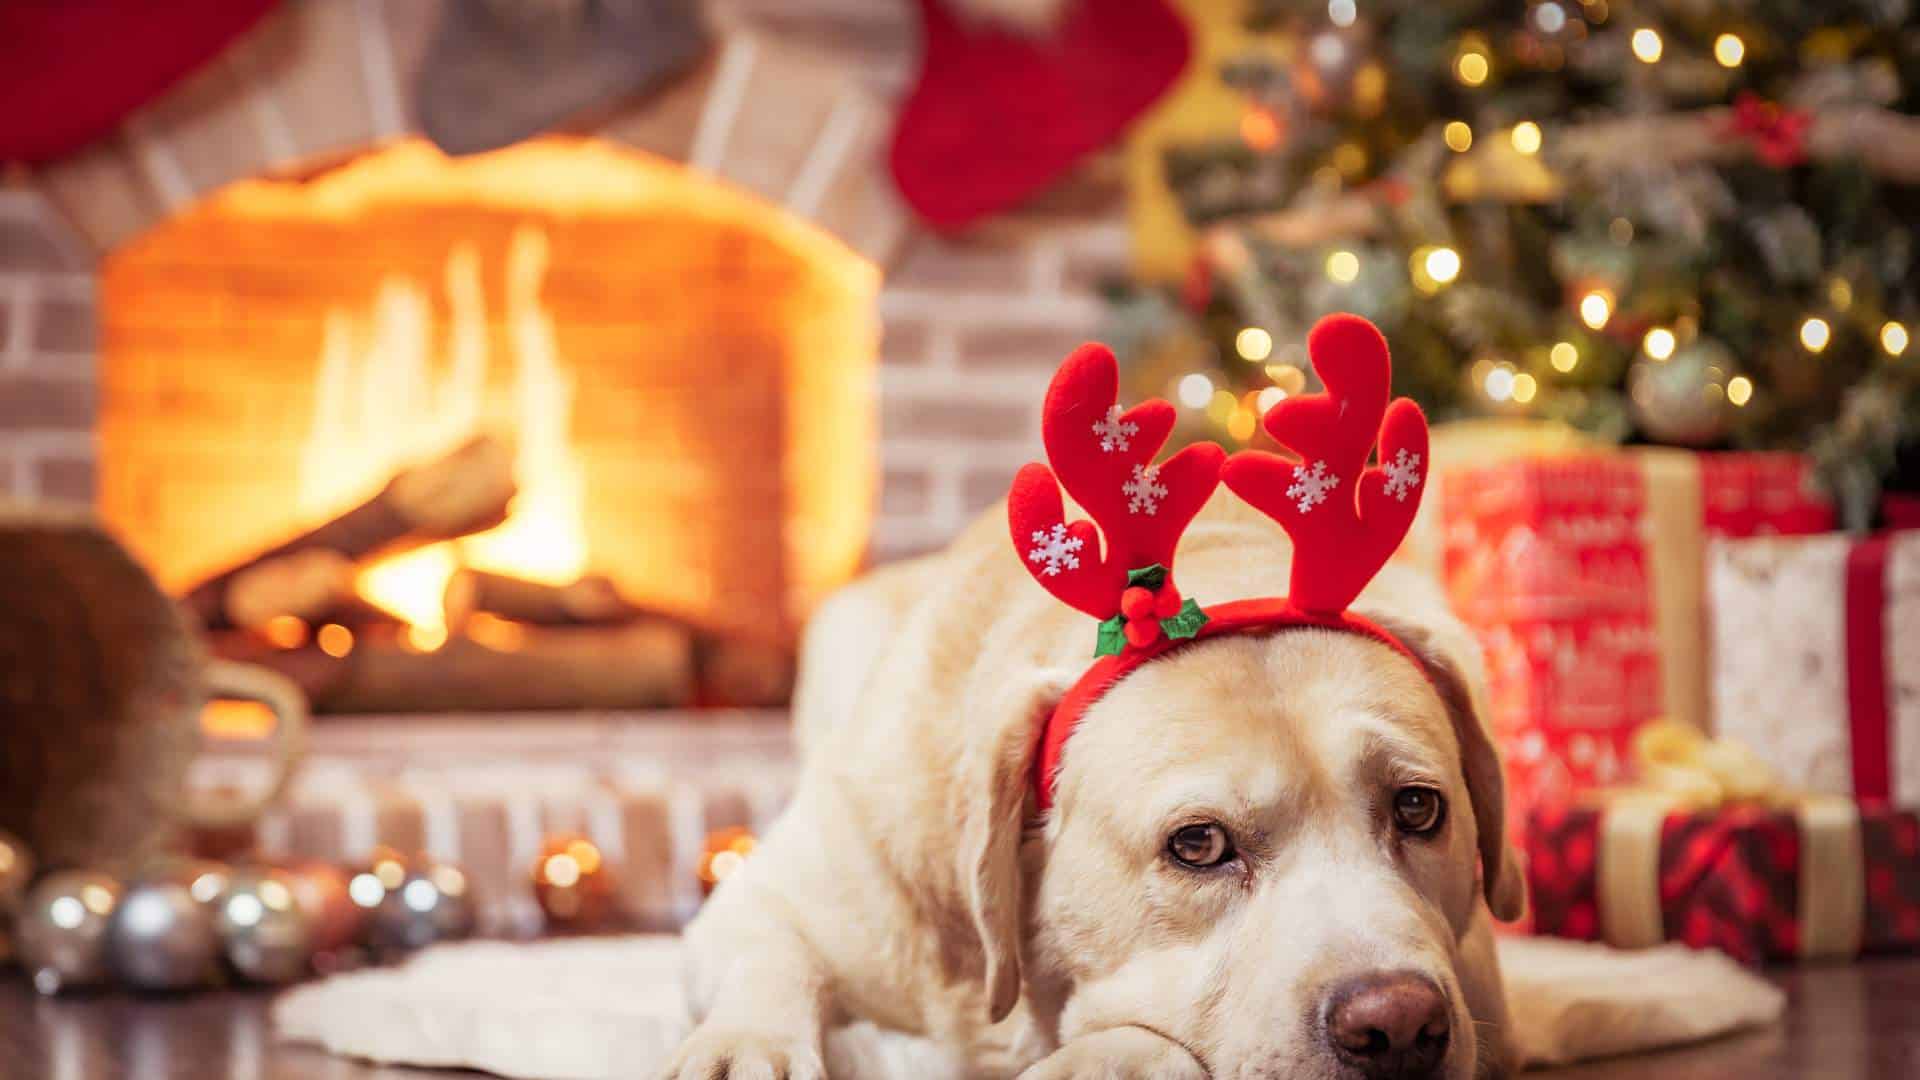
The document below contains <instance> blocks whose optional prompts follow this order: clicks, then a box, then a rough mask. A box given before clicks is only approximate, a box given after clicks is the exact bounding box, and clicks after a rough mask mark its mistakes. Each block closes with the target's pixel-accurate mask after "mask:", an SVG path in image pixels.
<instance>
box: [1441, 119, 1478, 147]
mask: <svg viewBox="0 0 1920 1080" xmlns="http://www.w3.org/2000/svg"><path fill="white" fill-rule="evenodd" d="M1441 135H1442V136H1443V137H1444V138H1445V139H1446V140H1447V149H1449V150H1452V151H1454V152H1455V153H1465V152H1466V151H1467V148H1468V147H1470V146H1472V145H1473V129H1472V128H1471V127H1468V126H1467V122H1466V121H1465V120H1449V121H1447V126H1446V127H1444V128H1442V129H1441Z"/></svg>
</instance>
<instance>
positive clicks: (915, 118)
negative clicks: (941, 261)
mask: <svg viewBox="0 0 1920 1080" xmlns="http://www.w3.org/2000/svg"><path fill="white" fill-rule="evenodd" d="M949 3H950V0H920V8H921V11H922V13H923V16H924V19H925V23H926V53H925V55H924V57H923V58H922V60H921V67H920V77H919V80H918V82H917V84H916V85H915V86H914V88H913V93H912V94H911V95H910V96H909V97H908V98H907V103H906V105H905V107H903V108H902V109H901V111H900V118H899V121H898V123H897V126H896V127H895V129H894V135H893V152H892V160H891V164H892V167H893V177H894V181H895V182H896V183H898V184H899V186H900V191H901V193H902V194H903V195H905V196H906V199H907V202H908V203H910V204H911V205H912V206H913V208H914V209H915V210H916V211H918V212H919V214H920V216H921V217H923V218H925V219H926V220H927V221H928V222H929V223H930V224H932V225H933V226H934V227H935V228H937V229H958V228H961V227H963V226H965V225H967V224H969V223H971V222H973V221H974V220H976V219H978V218H980V217H983V216H985V215H987V214H991V213H994V212H995V211H998V210H1003V209H1005V208H1007V207H1009V206H1012V205H1014V204H1016V203H1018V202H1020V201H1021V200H1022V199H1025V198H1026V197H1027V196H1029V195H1032V194H1033V193H1034V192H1036V191H1039V190H1040V189H1042V188H1044V187H1046V186H1047V185H1048V184H1050V183H1052V182H1053V181H1054V180H1056V179H1058V178H1059V177H1060V176H1061V175H1062V174H1064V173H1065V172H1066V171H1067V170H1068V169H1069V168H1071V167H1072V166H1073V164H1074V162H1076V161H1078V160H1079V159H1080V158H1081V157H1082V156H1083V155H1085V154H1087V153H1089V152H1091V151H1093V150H1097V149H1099V148H1100V147H1102V146H1105V145H1106V144H1107V143H1109V142H1111V141H1113V139H1114V138H1116V137H1117V136H1118V135H1119V134H1120V133H1121V131H1122V130H1124V129H1125V128H1126V126H1127V125H1128V124H1129V123H1131V122H1132V121H1133V119H1134V118H1135V117H1137V116H1139V115H1140V114H1141V112H1143V111H1145V109H1146V108H1147V106H1149V105H1151V104H1153V102H1154V101H1155V100H1156V99H1158V98H1159V97H1160V95H1161V94H1162V93H1164V92H1165V91H1166V89H1167V87H1168V86H1170V85H1172V83H1173V80H1174V79H1175V78H1177V77H1179V75H1180V72H1181V70H1182V69H1183V68H1185V67H1186V64H1187V54H1188V47H1189V40H1188V33H1187V27H1186V24H1185V23H1184V22H1183V21H1182V20H1181V18H1180V16H1179V14H1178V13H1177V12H1175V11H1174V10H1173V9H1172V8H1171V7H1169V6H1168V5H1167V2H1166V0H1074V2H1073V3H1072V4H1071V5H1070V7H1069V10H1068V11H1067V12H1066V14H1065V15H1064V16H1063V17H1062V19H1061V21H1060V24H1059V26H1058V27H1057V28H1056V29H1055V30H1054V31H1052V32H1051V33H1049V34H1047V35H1046V36H1043V37H1027V36H1023V35H1021V34H1019V33H1016V32H1014V31H1011V30H1007V29H1003V28H999V27H995V26H989V25H985V24H982V23H979V22H966V21H962V20H961V19H960V18H958V17H957V16H956V15H955V14H954V12H953V10H952V9H951V8H950V7H949Z"/></svg>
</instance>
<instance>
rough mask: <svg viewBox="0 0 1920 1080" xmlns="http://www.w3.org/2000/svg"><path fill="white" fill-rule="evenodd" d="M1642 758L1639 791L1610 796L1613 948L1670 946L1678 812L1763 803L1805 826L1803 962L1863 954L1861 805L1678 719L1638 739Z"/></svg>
mask: <svg viewBox="0 0 1920 1080" xmlns="http://www.w3.org/2000/svg"><path fill="white" fill-rule="evenodd" d="M1633 759H1634V762H1635V764H1636V765H1637V767H1638V771H1639V775H1640V782H1639V784H1638V785H1637V786H1635V787H1632V788H1624V789H1616V790H1613V791H1609V792H1606V793H1605V794H1604V796H1603V801H1604V805H1605V813H1603V814H1602V815H1601V818H1600V822H1601V823H1600V851H1599V867H1598V869H1599V878H1600V881H1599V893H1600V895H1599V899H1600V925H1601V932H1602V934H1603V935H1604V936H1605V938H1606V941H1607V943H1608V944H1609V945H1613V946H1615V947H1617V948H1623V949H1638V948H1647V947H1649V946H1653V945H1658V944H1660V942H1661V941H1662V940H1664V939H1665V931H1664V929H1663V920H1662V917H1661V911H1660V830H1661V826H1662V824H1663V823H1664V822H1665V821H1666V819H1667V816H1668V815H1669V814H1672V813H1676V812H1682V813H1700V812H1704V811H1711V810H1719V809H1723V808H1726V807H1730V806H1760V807H1766V808H1770V809H1784V810H1791V811H1792V812H1793V814H1794V817H1795V818H1796V819H1797V821H1798V822H1799V827H1800V882H1799V906H1800V911H1799V916H1800V955H1801V957H1802V958H1803V959H1815V958H1821V957H1844V956H1852V955H1855V954H1857V953H1858V952H1859V951H1860V935H1861V926H1862V923H1863V922H1864V918H1865V913H1866V859H1865V856H1864V855H1863V854H1862V852H1861V848H1860V810H1859V807H1858V806H1857V805H1856V804H1855V803H1854V802H1853V800H1851V799H1847V798H1843V797H1840V796H1835V795H1814V794H1807V793H1804V792H1797V791H1794V790H1792V789H1791V788H1788V787H1787V786H1785V785H1783V784H1781V783H1780V781H1779V780H1778V778H1777V777H1775V775H1774V773H1773V770H1772V769H1770V768H1768V767H1767V765H1766V763H1765V762H1763V761H1761V760H1760V758H1759V756H1758V755H1756V754H1755V753H1754V752H1753V751H1752V750H1751V749H1750V748H1748V747H1747V746H1745V745H1743V744H1741V743H1739V742H1736V741H1734V740H1732V739H1709V738H1707V737H1706V736H1704V735H1702V734H1700V732H1698V731H1696V730H1695V729H1693V728H1691V727H1687V726H1685V725H1682V724H1677V723H1672V722H1670V721H1660V722H1655V723H1651V724H1648V725H1646V726H1645V727H1643V728H1641V729H1640V730H1639V731H1638V732H1637V733H1635V735H1634V739H1633Z"/></svg>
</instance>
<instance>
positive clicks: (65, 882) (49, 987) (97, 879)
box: [14, 870, 120, 994]
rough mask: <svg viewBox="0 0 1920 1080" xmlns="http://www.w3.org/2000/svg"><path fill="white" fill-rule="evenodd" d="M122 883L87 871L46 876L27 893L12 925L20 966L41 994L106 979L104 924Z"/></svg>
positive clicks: (114, 903)
mask: <svg viewBox="0 0 1920 1080" xmlns="http://www.w3.org/2000/svg"><path fill="white" fill-rule="evenodd" d="M119 902H120V883H119V882H117V881H115V880H114V879H113V878H111V877H109V876H108V875H106V874H98V873H94V872H92V871H89V870H63V871H60V872H59V873H55V874H49V875H48V876H47V877H46V878H44V879H43V880H42V881H41V882H40V884H38V885H36V886H34V887H33V888H32V889H31V890H30V891H29V892H28V893H27V898H26V903H25V904H24V905H23V906H22V907H21V909H20V916H19V920H18V921H17V922H16V923H15V925H14V935H15V938H16V942H15V944H16V946H17V947H18V949H19V951H20V966H21V967H22V968H23V969H25V970H26V972H27V977H28V978H30V979H32V980H33V988H34V989H35V990H38V991H40V992H41V993H43V994H57V993H59V992H60V991H62V990H70V989H77V988H79V987H85V986H94V985H97V984H99V983H102V982H104V981H106V978H107V975H108V973H109V968H108V964H107V923H108V921H109V920H110V919H111V918H112V916H113V912H114V908H115V907H116V906H117V905H118V904H119Z"/></svg>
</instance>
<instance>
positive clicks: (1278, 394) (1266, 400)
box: [1253, 386, 1287, 414]
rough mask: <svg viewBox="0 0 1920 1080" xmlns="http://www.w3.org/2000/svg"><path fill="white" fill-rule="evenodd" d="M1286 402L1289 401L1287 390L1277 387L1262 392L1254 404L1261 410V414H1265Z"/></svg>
mask: <svg viewBox="0 0 1920 1080" xmlns="http://www.w3.org/2000/svg"><path fill="white" fill-rule="evenodd" d="M1285 400H1287V392H1286V391H1285V390H1282V389H1280V388H1279V387H1277V386H1269V387H1267V388H1266V389H1265V390H1262V391H1260V396H1259V397H1256V398H1254V399H1253V403H1254V405H1256V406H1257V407H1258V408H1259V409H1260V411H1261V413H1263V414H1264V413H1265V412H1266V411H1267V410H1268V409H1271V408H1273V407H1274V406H1275V405H1278V404H1280V403H1281V402H1283V401H1285Z"/></svg>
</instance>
